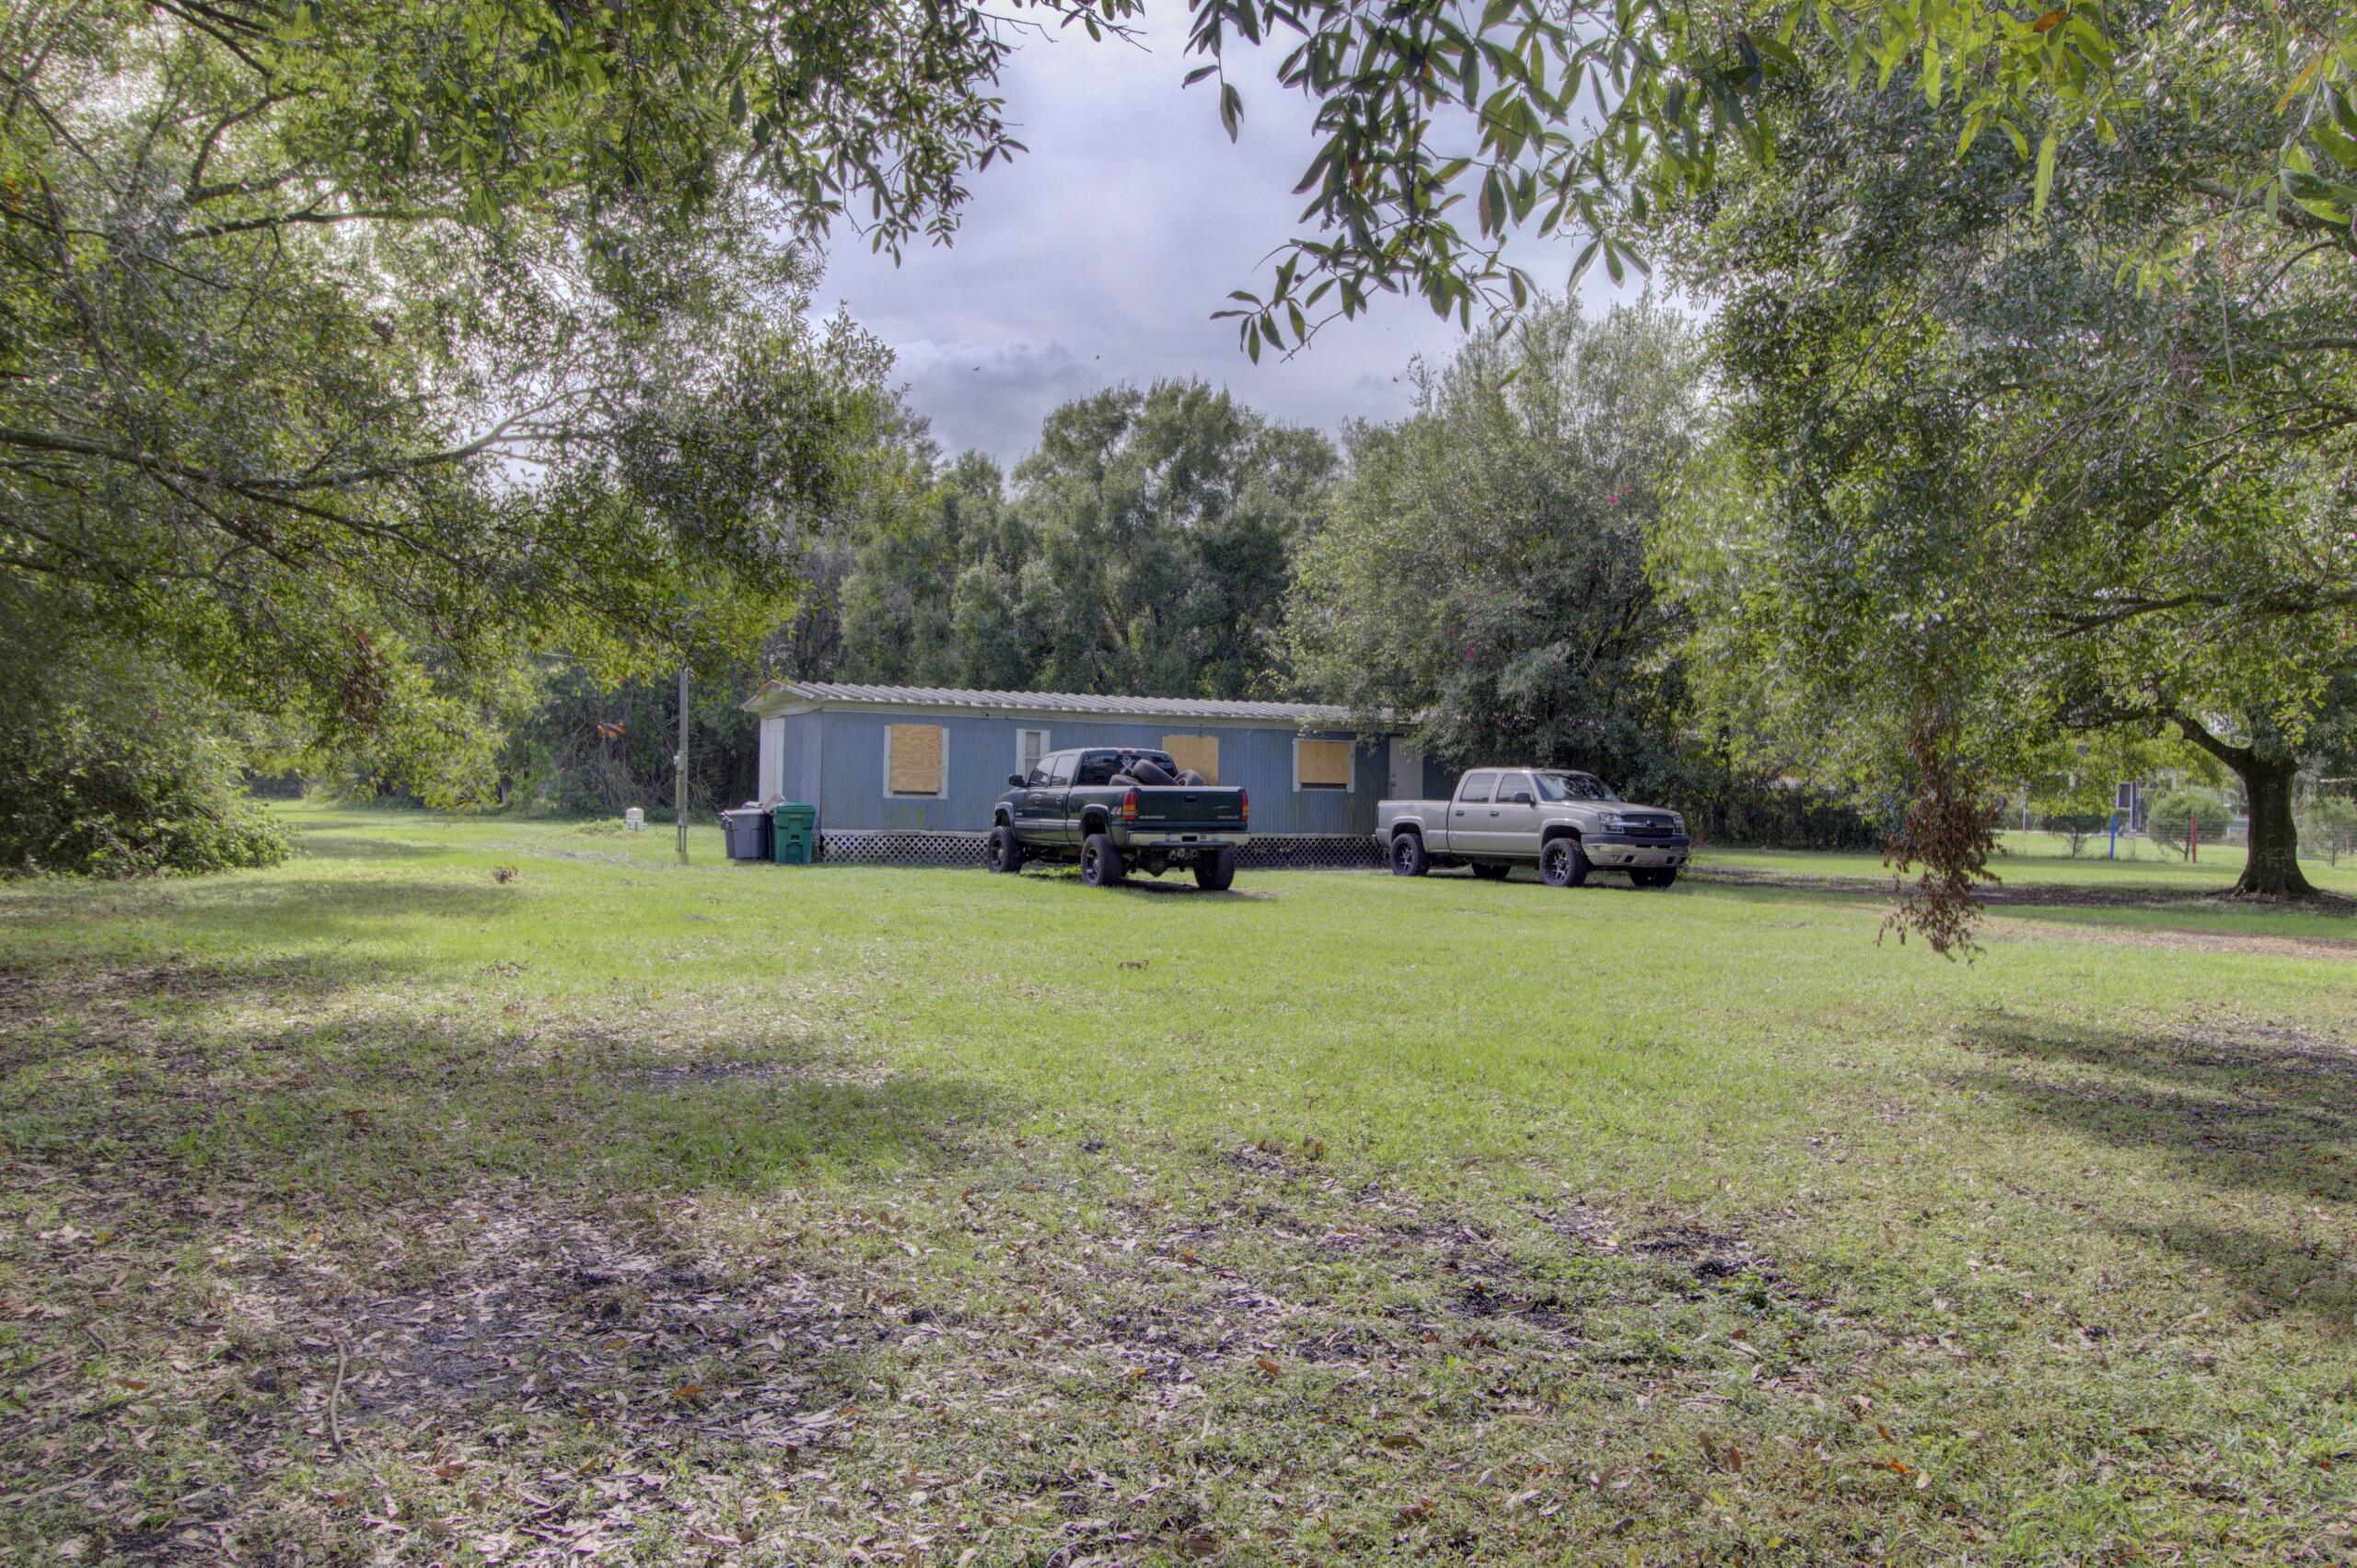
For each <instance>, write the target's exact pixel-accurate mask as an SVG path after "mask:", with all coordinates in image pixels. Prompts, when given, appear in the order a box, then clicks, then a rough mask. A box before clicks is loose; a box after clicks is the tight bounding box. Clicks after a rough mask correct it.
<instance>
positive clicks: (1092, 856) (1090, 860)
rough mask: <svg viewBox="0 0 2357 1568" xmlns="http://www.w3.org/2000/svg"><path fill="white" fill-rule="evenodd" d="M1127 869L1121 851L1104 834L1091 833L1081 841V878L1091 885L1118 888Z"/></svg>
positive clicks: (1093, 886) (1092, 886)
mask: <svg viewBox="0 0 2357 1568" xmlns="http://www.w3.org/2000/svg"><path fill="white" fill-rule="evenodd" d="M1127 869H1128V868H1127V867H1126V866H1124V865H1122V864H1121V852H1120V850H1118V849H1115V848H1114V847H1113V841H1112V840H1111V839H1109V838H1107V837H1106V836H1105V835H1104V834H1102V833H1091V834H1089V835H1088V837H1086V838H1085V839H1083V840H1081V841H1080V879H1081V881H1082V882H1084V883H1086V885H1088V886H1089V887H1091V888H1118V887H1120V883H1121V877H1122V875H1123V874H1124V873H1125V872H1126V871H1127Z"/></svg>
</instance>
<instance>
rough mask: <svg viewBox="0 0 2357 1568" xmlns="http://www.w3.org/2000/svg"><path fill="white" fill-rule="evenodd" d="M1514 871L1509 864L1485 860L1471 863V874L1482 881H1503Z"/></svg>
mask: <svg viewBox="0 0 2357 1568" xmlns="http://www.w3.org/2000/svg"><path fill="white" fill-rule="evenodd" d="M1513 872H1514V867H1513V866H1511V865H1494V864H1492V863H1491V862H1489V861H1486V860H1477V861H1475V862H1474V863H1473V875H1474V876H1476V877H1480V879H1481V880H1482V881H1484V882H1503V881H1504V880H1505V879H1506V878H1507V877H1509V876H1511V875H1512V874H1513Z"/></svg>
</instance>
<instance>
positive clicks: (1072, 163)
mask: <svg viewBox="0 0 2357 1568" xmlns="http://www.w3.org/2000/svg"><path fill="white" fill-rule="evenodd" d="M1185 36H1186V35H1185V13H1184V11H1183V10H1180V9H1177V8H1173V9H1170V10H1168V11H1167V12H1164V13H1158V14H1157V15H1156V16H1155V19H1154V21H1153V22H1152V23H1151V24H1150V25H1149V27H1148V29H1146V32H1145V35H1144V39H1143V41H1142V42H1141V43H1137V44H1132V43H1127V42H1122V41H1110V40H1109V41H1105V42H1102V43H1091V42H1089V41H1087V40H1086V38H1084V37H1082V36H1080V35H1078V34H1077V33H1074V34H1069V35H1055V36H1053V37H1051V38H1049V39H1044V40H1032V41H1027V42H1026V43H1025V44H1024V46H1023V47H1022V49H1021V50H1020V52H1018V53H1017V55H1016V59H1015V61H1014V63H1013V65H1012V67H1011V68H1010V70H1009V71H1008V73H1007V75H1006V78H1005V81H1004V84H1003V91H1004V97H1005V99H1006V100H1007V113H1008V117H1009V119H1010V120H1011V121H1012V122H1016V127H1017V128H1016V133H1015V134H1016V136H1017V137H1018V139H1020V140H1021V141H1023V142H1025V143H1026V144H1027V145H1028V146H1029V147H1030V149H1031V151H1030V153H1029V155H1028V156H1027V157H1018V158H1016V160H1015V161H1014V162H1013V163H1012V164H1011V165H1005V166H1000V165H993V167H992V168H991V169H990V170H989V171H987V172H986V173H984V174H982V175H980V176H979V177H977V178H976V179H974V180H972V182H971V186H972V191H973V199H972V201H971V203H970V204H969V206H968V207H967V208H966V211H965V215H964V220H963V223H962V225H961V226H960V228H959V230H958V237H957V241H956V243H955V244H954V245H953V246H950V247H947V248H929V249H925V250H916V251H911V253H910V254H909V255H908V256H907V258H906V259H905V261H903V263H902V264H901V265H900V266H899V267H897V268H896V267H894V266H893V265H892V263H891V261H889V260H888V258H883V257H878V256H875V255H873V254H871V253H870V252H869V251H868V250H867V248H866V245H865V242H864V241H862V240H860V239H858V238H856V237H855V236H853V235H850V234H848V233H845V234H842V235H840V236H838V239H837V244H836V246H835V249H834V252H833V254H832V256H831V257H830V262H829V271H828V274H827V277H826V279H825V281H824V283H823V284H822V285H821V287H820V290H819V298H820V300H821V301H823V302H826V303H828V304H830V305H831V304H832V303H834V302H836V301H838V300H839V301H841V302H842V303H843V304H844V305H846V306H847V307H848V308H850V310H851V313H852V314H853V316H854V317H855V318H857V319H859V321H860V322H861V323H862V324H863V325H865V327H866V328H867V329H868V330H869V331H873V332H875V333H876V334H877V335H878V336H879V337H881V338H882V339H883V340H884V341H885V342H887V343H890V344H891V345H892V346H893V347H894V348H895V349H896V350H897V351H898V353H899V354H900V368H899V374H900V378H901V379H902V380H903V381H904V382H905V383H906V385H907V388H908V390H909V396H910V401H911V403H913V404H914V406H915V407H916V409H917V411H918V412H921V413H923V414H924V415H925V416H926V417H928V418H929V419H930V420H931V421H932V422H933V427H934V434H935V437H936V438H937V439H938V440H939V441H940V442H941V444H942V446H943V447H945V448H946V449H948V450H950V451H953V452H954V451H958V450H962V449H965V448H968V447H979V448H980V449H981V450H983V451H986V452H989V453H991V454H992V455H993V456H995V457H997V458H999V459H1001V460H1002V461H1004V462H1007V463H1012V462H1013V461H1014V460H1015V459H1017V458H1019V457H1021V456H1022V455H1023V454H1024V453H1025V452H1027V451H1028V450H1029V449H1030V447H1031V446H1032V444H1033V442H1034V440H1035V438H1036V436H1037V435H1038V432H1039V422H1040V419H1041V418H1042V417H1043V416H1044V415H1045V414H1046V413H1047V412H1048V411H1049V410H1051V409H1052V408H1054V407H1055V406H1056V405H1057V404H1059V403H1062V402H1064V401H1068V400H1069V399H1072V398H1075V397H1081V396H1085V395H1086V394H1088V393H1090V392H1094V391H1097V390H1098V389H1102V388H1105V387H1109V386H1112V385H1114V384H1116V383H1120V382H1124V381H1126V382H1131V383H1134V384H1137V385H1141V386H1143V385H1144V384H1146V383H1148V382H1151V381H1153V380H1155V379H1156V378H1160V377H1201V378H1202V379H1203V380H1206V381H1209V382H1210V383H1212V384H1213V385H1214V386H1224V387H1225V388H1227V389H1229V390H1230V391H1232V392H1234V393H1235V394H1236V395H1237V397H1238V398H1240V399H1242V400H1243V401H1246V402H1248V403H1249V404H1250V405H1251V406H1253V407H1254V408H1256V409H1258V410H1260V412H1263V413H1265V414H1267V415H1270V416H1271V417H1273V418H1276V419H1281V420H1284V421H1287V422H1289V423H1293V424H1309V425H1315V426H1317V427H1319V428H1321V429H1326V430H1329V431H1330V430H1332V429H1333V428H1334V427H1335V426H1337V425H1338V424H1341V421H1343V420H1345V419H1348V418H1352V417H1354V416H1355V417H1366V418H1391V417H1395V416H1397V415H1398V414H1399V413H1400V412H1404V411H1405V409H1406V407H1407V397H1406V393H1405V391H1404V389H1403V387H1402V384H1401V382H1400V381H1399V375H1400V372H1401V371H1402V370H1403V369H1404V368H1405V367H1406V366H1407V364H1408V362H1409V360H1410V359H1411V357H1412V356H1414V355H1416V354H1448V353H1450V352H1452V351H1453V350H1454V348H1455V347H1456V345H1457V342H1458V332H1457V328H1456V326H1455V324H1454V323H1453V322H1444V321H1441V320H1439V319H1436V318H1435V317H1434V315H1433V313H1432V312H1431V310H1430V309H1429V308H1426V307H1424V306H1423V305H1422V303H1421V302H1417V301H1410V300H1401V299H1389V298H1387V299H1382V300H1379V301H1378V302H1377V304H1376V308H1375V310H1374V311H1373V312H1372V313H1371V314H1370V315H1368V316H1363V317H1361V318H1360V319H1358V320H1357V321H1354V322H1348V323H1341V322H1338V323H1336V324H1335V325H1334V326H1332V327H1330V328H1329V329H1328V330H1327V331H1325V332H1324V333H1322V334H1320V335H1319V337H1318V339H1317V341H1316V343H1315V344H1314V345H1313V346H1312V347H1311V348H1310V349H1308V350H1307V351H1306V353H1303V354H1297V355H1295V356H1294V357H1292V358H1290V359H1281V358H1279V357H1277V356H1274V355H1271V354H1263V355H1262V359H1261V363H1260V364H1259V365H1257V366H1256V365H1254V364H1252V363H1251V362H1250V361H1248V359H1246V357H1245V356H1244V354H1243V352H1242V350H1241V349H1240V348H1239V347H1238V346H1237V339H1236V332H1235V328H1234V324H1233V323H1232V322H1228V321H1215V320H1213V319H1211V316H1212V312H1213V311H1214V310H1217V309H1219V308H1221V307H1222V305H1223V304H1225V301H1226V296H1227V293H1228V291H1229V290H1230V289H1234V288H1247V289H1253V290H1255V291H1256V292H1259V291H1260V290H1261V289H1262V287H1263V285H1264V283H1265V279H1266V276H1267V273H1268V271H1269V269H1270V267H1271V265H1272V259H1271V252H1272V251H1273V250H1275V249H1276V248H1277V247H1278V246H1280V245H1281V244H1283V241H1284V240H1286V239H1287V238H1290V237H1292V236H1294V235H1295V234H1296V233H1298V232H1300V231H1301V226H1300V225H1299V224H1298V222H1297V219H1298V217H1299V214H1300V206H1301V200H1302V199H1301V198H1299V197H1297V196H1295V195H1294V194H1293V188H1294V186H1295V183H1296V182H1297V181H1298V180H1299V179H1300V177H1301V172H1302V170H1303V169H1304V168H1306V167H1307V164H1308V162H1309V159H1310V158H1311V157H1313V156H1314V155H1315V151H1316V144H1315V143H1314V142H1313V140H1312V139H1311V135H1310V132H1309V118H1310V116H1309V110H1308V108H1307V106H1306V104H1305V103H1304V102H1303V101H1302V100H1301V99H1298V98H1295V97H1291V96H1288V95H1286V94H1284V93H1283V92H1281V91H1280V90H1279V89H1278V87H1276V85H1275V83H1274V81H1273V78H1272V76H1271V69H1272V66H1273V61H1274V56H1272V55H1267V54H1265V53H1264V54H1262V55H1260V56H1259V57H1255V56H1254V55H1253V54H1251V53H1248V52H1247V53H1241V54H1238V53H1235V52H1231V54H1230V57H1229V64H1230V66H1231V69H1235V68H1237V67H1239V66H1240V67H1241V68H1242V73H1243V74H1241V75H1239V76H1238V81H1239V85H1241V86H1242V87H1243V88H1244V93H1245V122H1244V129H1243V134H1242V136H1241V137H1240V138H1239V140H1238V141H1237V142H1236V143H1233V144H1231V143H1230V142H1229V141H1228V139H1227V136H1226V134H1225V132H1224V131H1222V130H1221V128H1220V125H1219V119H1218V114H1217V112H1216V109H1217V106H1216V103H1215V101H1214V99H1213V97H1212V95H1211V92H1210V90H1209V86H1208V84H1205V85H1202V86H1198V87H1193V88H1186V87H1182V86H1181V82H1182V79H1183V77H1184V76H1185V75H1186V73H1187V70H1188V69H1189V67H1190V65H1192V64H1197V63H1198V62H1197V61H1196V60H1195V59H1194V58H1193V57H1191V56H1189V55H1187V54H1186V53H1185V52H1184V47H1183V46H1184V41H1185ZM1575 252H1576V246H1575V245H1573V244H1572V243H1569V242H1566V241H1560V240H1559V241H1539V240H1536V239H1530V240H1524V241H1518V242H1517V245H1516V248H1515V255H1516V258H1517V259H1518V260H1519V261H1521V262H1522V264H1524V265H1525V266H1527V267H1528V268H1529V269H1530V270H1531V271H1532V272H1533V273H1534V274H1535V275H1537V276H1538V277H1539V278H1540V279H1541V280H1542V281H1547V280H1552V282H1553V283H1554V284H1555V285H1556V286H1560V285H1561V283H1562V279H1563V278H1564V277H1565V276H1566V275H1567V274H1568V273H1569V271H1570V267H1571V261H1572V258H1573V255H1574V254H1575ZM1599 271H1600V270H1599ZM1581 292H1582V294H1583V296H1585V297H1586V298H1587V299H1588V300H1589V302H1590V303H1591V305H1593V306H1596V307H1599V308H1600V307H1601V306H1602V305H1603V304H1604V303H1605V302H1607V301H1608V299H1609V298H1610V297H1611V291H1610V288H1609V285H1607V284H1606V283H1604V282H1603V280H1602V279H1601V278H1600V277H1595V278H1592V279H1590V280H1587V281H1585V282H1584V284H1583V286H1582V290H1581ZM1476 330H1477V331H1478V330H1480V323H1479V321H1478V319H1477V322H1476Z"/></svg>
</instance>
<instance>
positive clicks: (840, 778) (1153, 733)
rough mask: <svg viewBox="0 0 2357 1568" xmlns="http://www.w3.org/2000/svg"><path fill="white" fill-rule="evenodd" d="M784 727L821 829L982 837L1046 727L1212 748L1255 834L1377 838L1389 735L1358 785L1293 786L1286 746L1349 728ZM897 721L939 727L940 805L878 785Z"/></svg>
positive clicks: (1079, 720)
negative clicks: (1011, 776)
mask: <svg viewBox="0 0 2357 1568" xmlns="http://www.w3.org/2000/svg"><path fill="white" fill-rule="evenodd" d="M783 722H784V725H785V726H786V727H785V739H784V782H783V786H782V787H783V789H784V794H785V796H787V798H789V799H795V800H811V801H815V802H816V804H817V805H818V807H819V830H821V831H822V832H823V831H827V830H835V831H852V830H931V831H936V832H939V831H949V832H980V831H981V830H984V829H986V828H988V827H989V826H990V824H991V807H992V806H993V803H995V802H996V801H997V799H998V797H999V796H1001V795H1003V794H1004V793H1005V791H1006V787H1007V785H1006V776H1007V774H1008V773H1010V772H1013V771H1014V769H1015V765H1016V730H1018V729H1044V730H1046V731H1047V732H1048V747H1049V749H1051V750H1057V751H1061V750H1064V749H1068V748H1071V747H1074V746H1137V747H1152V748H1157V749H1158V748H1159V747H1160V746H1161V745H1162V742H1163V738H1164V737H1166V736H1172V735H1206V736H1213V737H1216V738H1218V740H1219V777H1220V783H1222V784H1242V785H1243V786H1244V787H1245V788H1247V789H1248V790H1250V791H1251V792H1252V830H1253V831H1254V832H1255V833H1268V834H1292V833H1337V834H1352V835H1356V834H1365V833H1372V832H1373V831H1374V830H1375V803H1376V800H1378V799H1379V798H1381V796H1383V794H1384V788H1385V782H1386V778H1387V767H1388V756H1389V753H1388V747H1389V745H1390V742H1389V739H1388V738H1386V737H1380V736H1378V737H1374V738H1370V739H1367V740H1364V741H1362V742H1361V743H1360V744H1359V746H1358V748H1357V749H1356V750H1355V751H1354V753H1353V773H1354V776H1355V782H1356V785H1357V787H1356V788H1354V789H1353V790H1349V791H1342V790H1302V791H1298V792H1296V791H1295V788H1294V787H1293V743H1294V741H1295V738H1297V737H1298V738H1306V739H1312V740H1351V739H1353V736H1352V735H1351V734H1350V733H1349V732H1347V731H1342V730H1329V729H1312V730H1308V731H1296V730H1293V729H1284V728H1274V727H1267V726H1249V725H1221V724H1216V723H1203V722H1200V721H1191V720H1190V721H1176V720H1173V721H1155V720H1150V719H1149V720H1126V719H1102V718H1095V717H1091V716H1088V715H1085V714H1036V715H1026V714H1016V715H1011V716H1004V717H1003V716H999V715H995V714H940V713H934V712H924V711H917V710H911V711H905V712H896V711H894V710H892V709H889V708H883V707H877V708H862V709H855V710H853V709H843V708H822V709H820V710H819V711H817V712H814V713H807V714H789V715H787V716H786V717H785V718H784V721H783ZM896 724H927V725H939V726H941V727H942V728H943V730H944V731H946V735H945V736H944V740H945V743H946V759H945V765H944V772H946V775H947V785H948V788H947V792H946V795H945V796H942V797H941V798H939V799H912V798H907V797H896V796H888V795H887V794H886V792H885V788H884V767H885V732H886V730H887V729H888V727H889V726H892V725H896Z"/></svg>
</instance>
